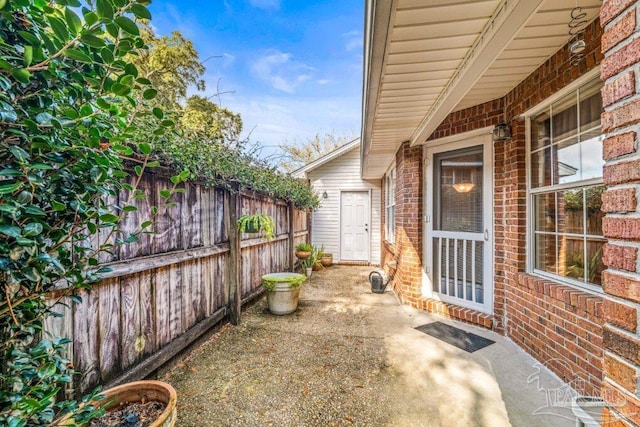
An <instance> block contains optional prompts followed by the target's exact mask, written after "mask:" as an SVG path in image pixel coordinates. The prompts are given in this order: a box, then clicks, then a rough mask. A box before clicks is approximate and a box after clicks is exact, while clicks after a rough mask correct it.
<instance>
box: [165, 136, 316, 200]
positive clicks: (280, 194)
mask: <svg viewBox="0 0 640 427" xmlns="http://www.w3.org/2000/svg"><path fill="white" fill-rule="evenodd" d="M154 148H155V150H156V152H157V154H158V156H159V158H161V159H163V163H166V164H171V165H173V166H174V167H176V168H178V169H180V170H182V169H184V170H188V171H190V173H191V176H192V178H193V179H196V180H201V181H204V182H205V183H206V184H207V185H211V186H218V187H224V188H227V189H228V190H231V191H233V190H234V188H238V187H240V188H244V189H247V190H255V191H257V192H259V193H261V194H264V195H267V196H271V197H273V198H276V199H281V200H285V201H291V202H293V203H294V205H295V206H296V207H297V208H299V209H313V208H316V207H317V206H318V198H317V197H316V195H315V194H313V192H312V191H311V188H310V187H309V185H308V184H307V183H306V182H304V181H302V180H299V179H296V178H292V177H291V176H289V175H286V174H283V173H282V172H280V171H278V170H277V169H276V168H274V167H271V166H269V164H268V163H267V162H265V161H262V160H260V159H259V158H258V157H257V155H256V153H253V152H252V151H251V150H250V149H247V148H246V141H245V142H243V141H225V140H221V139H216V138H211V137H210V136H209V135H206V134H203V133H198V132H194V131H184V132H181V133H178V132H176V133H172V134H167V135H165V136H164V137H163V138H162V139H159V140H158V141H157V142H156V144H155V146H154Z"/></svg>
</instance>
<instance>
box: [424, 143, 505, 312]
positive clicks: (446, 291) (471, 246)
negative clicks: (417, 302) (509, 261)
mask: <svg viewBox="0 0 640 427" xmlns="http://www.w3.org/2000/svg"><path fill="white" fill-rule="evenodd" d="M490 141H491V140H490V137H480V138H474V139H471V141H464V142H460V143H458V144H452V145H453V146H452V145H447V146H441V147H434V148H431V149H427V159H428V162H427V168H426V169H427V170H426V174H425V178H426V181H427V183H426V190H427V198H426V201H427V203H426V204H427V209H426V211H427V216H426V220H427V224H426V227H425V228H426V239H425V244H426V245H425V249H426V250H425V255H426V256H425V258H426V259H425V261H426V262H425V265H426V266H427V268H426V273H427V277H426V280H427V283H425V285H426V286H425V288H427V289H425V291H426V292H425V293H426V294H429V295H430V296H432V297H434V298H436V299H439V300H442V301H444V302H449V303H452V304H456V305H459V306H463V307H468V308H472V309H475V310H478V311H482V312H485V313H491V312H492V310H493V237H492V235H493V214H492V213H493V206H492V204H493V179H492V178H493V168H492V165H493V161H492V158H493V155H492V150H491V145H490Z"/></svg>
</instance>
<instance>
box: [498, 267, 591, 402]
mask: <svg viewBox="0 0 640 427" xmlns="http://www.w3.org/2000/svg"><path fill="white" fill-rule="evenodd" d="M505 292H506V308H507V310H506V316H505V318H506V322H507V335H508V336H509V337H510V338H511V339H512V340H513V341H514V342H515V343H516V344H518V345H519V346H520V347H522V348H523V349H525V350H526V351H527V353H529V354H531V355H533V356H534V357H535V358H536V359H538V360H539V361H541V362H542V363H543V364H544V365H545V366H547V367H548V368H550V369H551V370H553V371H554V372H555V373H556V374H557V375H558V376H559V377H560V378H562V379H563V380H564V381H566V382H567V383H569V384H571V385H572V386H573V387H574V388H576V389H577V390H579V391H580V392H581V393H582V394H586V395H589V396H597V395H598V394H599V393H600V388H601V386H602V324H603V319H602V303H603V300H602V298H600V297H598V296H595V295H592V294H588V293H586V292H583V291H580V290H578V289H576V288H574V287H571V286H567V285H561V284H559V283H555V282H553V281H551V280H547V279H543V278H540V277H537V276H532V275H529V274H526V273H517V274H516V283H515V285H513V284H512V283H509V284H508V286H506V289H505Z"/></svg>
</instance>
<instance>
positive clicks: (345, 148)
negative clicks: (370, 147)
mask: <svg viewBox="0 0 640 427" xmlns="http://www.w3.org/2000/svg"><path fill="white" fill-rule="evenodd" d="M359 146H360V138H355V139H353V140H352V141H349V142H348V143H346V144H344V145H342V146H340V147H338V148H336V149H335V150H333V151H331V152H330V153H327V154H325V155H324V156H322V157H319V158H317V159H316V160H314V161H312V162H309V163H307V164H306V165H304V166H302V167H301V168H299V169H296V170H294V171H293V172H291V176H292V177H294V178H306V177H307V175H308V174H309V172H311V171H313V170H315V169H318V168H319V167H320V166H322V165H324V164H326V163H329V162H330V161H332V160H333V159H336V158H338V157H340V156H342V155H343V154H345V153H348V152H349V151H351V150H355V149H356V148H358V147H359Z"/></svg>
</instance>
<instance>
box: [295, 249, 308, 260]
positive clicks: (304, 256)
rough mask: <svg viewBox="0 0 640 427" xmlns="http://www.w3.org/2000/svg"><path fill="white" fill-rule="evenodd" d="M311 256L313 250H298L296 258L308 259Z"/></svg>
mask: <svg viewBox="0 0 640 427" xmlns="http://www.w3.org/2000/svg"><path fill="white" fill-rule="evenodd" d="M310 256H311V252H305V251H296V258H298V259H307V258H309V257H310Z"/></svg>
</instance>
